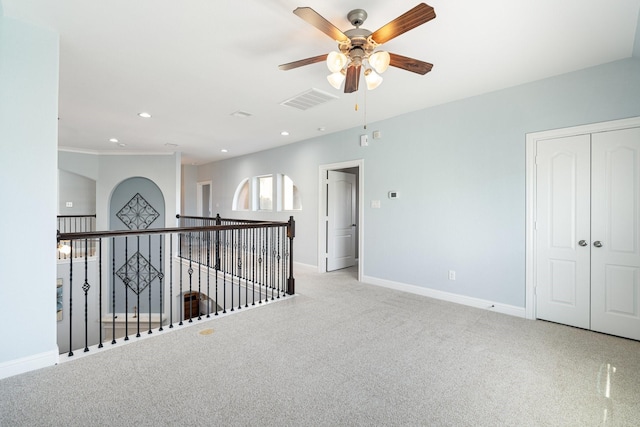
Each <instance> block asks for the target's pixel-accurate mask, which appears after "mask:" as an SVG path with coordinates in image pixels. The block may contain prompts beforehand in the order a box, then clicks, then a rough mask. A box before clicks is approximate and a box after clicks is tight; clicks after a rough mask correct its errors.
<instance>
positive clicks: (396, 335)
mask: <svg viewBox="0 0 640 427" xmlns="http://www.w3.org/2000/svg"><path fill="white" fill-rule="evenodd" d="M296 289H297V292H298V295H297V296H295V297H292V298H287V299H285V300H284V301H280V302H277V303H273V304H268V305H266V306H264V307H260V308H258V309H252V310H245V311H244V312H242V311H241V312H239V313H237V314H234V315H231V316H226V317H222V318H216V319H213V320H210V321H206V320H203V321H200V322H198V323H197V324H196V325H194V326H191V327H187V328H182V329H180V330H177V331H171V332H162V333H157V334H155V335H156V336H154V337H152V338H150V339H145V340H142V341H140V342H137V343H133V344H131V345H126V346H121V347H118V348H114V349H111V350H108V351H102V352H99V353H97V354H93V355H91V356H88V357H83V358H79V359H78V360H75V361H71V362H66V363H62V364H60V365H58V366H55V367H51V368H46V369H41V370H39V371H34V372H30V373H27V374H23V375H19V376H15V377H11V378H6V379H3V380H0V426H3V427H4V426H94V425H95V426H106V425H109V426H125V425H138V426H147V425H148V426H151V425H153V426H176V425H191V426H193V425H202V426H209V425H211V426H213V425H216V426H218V425H219V426H235V425H237V426H249V425H251V426H342V425H348V426H374V425H398V426H603V425H605V426H608V425H611V426H637V425H639V424H640V342H636V341H630V340H625V339H621V338H616V337H612V336H607V335H602V334H597V333H593V332H589V331H584V330H581V329H575V328H571V327H566V326H562V325H557V324H553V323H547V322H542V321H530V320H524V319H520V318H515V317H511V316H506V315H501V314H498V313H494V312H490V311H484V310H479V309H474V308H470V307H465V306H461V305H456V304H452V303H447V302H442V301H437V300H432V299H429V298H424V297H420V296H416V295H411V294H405V293H402V292H397V291H393V290H389V289H384V288H380V287H376V286H371V285H366V284H361V283H358V282H357V281H356V280H355V273H354V271H352V270H343V271H339V272H334V273H329V274H324V275H319V274H317V273H315V272H312V271H308V270H307V271H305V270H298V271H297V273H296Z"/></svg>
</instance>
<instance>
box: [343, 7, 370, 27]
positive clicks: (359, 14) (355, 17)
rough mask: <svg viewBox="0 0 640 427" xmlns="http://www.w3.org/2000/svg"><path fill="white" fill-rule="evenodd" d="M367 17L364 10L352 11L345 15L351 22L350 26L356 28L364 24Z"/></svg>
mask: <svg viewBox="0 0 640 427" xmlns="http://www.w3.org/2000/svg"><path fill="white" fill-rule="evenodd" d="M367 16H368V15H367V12H365V10H364V9H354V10H352V11H351V12H349V13H347V19H348V20H349V22H351V25H353V26H354V27H356V28H358V27H359V26H360V25H362V24H364V21H366V20H367Z"/></svg>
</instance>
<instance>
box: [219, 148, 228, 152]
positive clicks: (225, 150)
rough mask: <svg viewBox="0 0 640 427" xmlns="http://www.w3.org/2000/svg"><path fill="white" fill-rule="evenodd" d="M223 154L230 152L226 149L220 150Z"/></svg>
mask: <svg viewBox="0 0 640 427" xmlns="http://www.w3.org/2000/svg"><path fill="white" fill-rule="evenodd" d="M220 152H221V153H228V152H229V150H227V149H226V148H223V149H222V150H220Z"/></svg>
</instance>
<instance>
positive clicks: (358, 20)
mask: <svg viewBox="0 0 640 427" xmlns="http://www.w3.org/2000/svg"><path fill="white" fill-rule="evenodd" d="M293 13H294V14H296V15H297V16H299V17H300V18H302V19H304V20H305V21H307V22H308V23H309V24H311V25H313V26H314V27H316V28H317V29H319V30H320V31H322V32H323V33H325V34H326V35H328V36H329V37H331V38H332V39H334V40H335V41H337V42H338V49H339V50H340V51H339V52H331V53H329V54H325V55H318V56H314V57H311V58H306V59H301V60H299V61H294V62H290V63H288V64H282V65H280V66H279V67H278V68H280V69H281V70H291V69H294V68H298V67H302V66H304V65H310V64H315V63H316V62H322V61H326V62H327V66H328V67H329V70H330V71H331V73H332V74H330V75H329V76H328V77H327V79H328V80H329V83H330V84H331V85H332V86H333V87H335V88H336V89H340V86H341V85H342V82H343V81H345V85H344V92H345V93H351V92H355V91H357V90H358V84H359V82H360V71H361V69H362V68H363V67H364V77H365V81H366V83H367V88H368V89H370V90H371V89H375V88H376V87H378V86H379V85H380V83H382V77H380V75H379V74H382V73H383V72H384V71H385V70H386V69H387V68H388V67H389V66H392V67H397V68H402V69H403V70H407V71H411V72H413V73H417V74H426V73H428V72H429V71H431V68H433V64H430V63H428V62H423V61H420V60H417V59H413V58H408V57H406V56H402V55H398V54H395V53H390V52H386V51H376V48H377V47H378V46H380V45H382V44H383V43H386V42H388V41H389V40H391V39H393V38H395V37H398V36H399V35H401V34H404V33H406V32H407V31H409V30H412V29H414V28H416V27H418V26H419V25H422V24H424V23H426V22H428V21H430V20H432V19H433V18H435V17H436V13H435V11H434V9H433V7H431V6H429V5H427V4H425V3H420V4H419V5H417V6H416V7H414V8H413V9H411V10H409V11H407V12H406V13H404V14H402V15H400V16H399V17H397V18H396V19H394V20H393V21H391V22H389V23H388V24H386V25H384V26H382V27H381V28H380V29H378V30H376V31H374V32H371V31H369V30H366V29H364V28H360V26H361V25H362V24H363V23H364V21H365V20H366V19H367V12H365V11H364V10H363V9H355V10H352V11H351V12H349V13H348V14H347V19H348V20H349V22H351V24H352V25H353V26H354V27H355V28H352V29H350V30H347V31H345V32H342V31H340V30H339V29H338V28H337V27H336V26H335V25H333V24H332V23H331V22H329V21H327V20H326V19H325V18H323V17H322V16H321V15H320V14H319V13H318V12H316V11H315V10H313V9H312V8H310V7H298V8H297V9H296V10H294V11H293ZM366 64H368V65H366Z"/></svg>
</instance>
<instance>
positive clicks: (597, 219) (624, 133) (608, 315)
mask: <svg viewBox="0 0 640 427" xmlns="http://www.w3.org/2000/svg"><path fill="white" fill-rule="evenodd" d="M592 153H593V154H592V159H593V160H592V194H591V197H592V234H591V235H592V239H593V241H592V246H591V253H592V257H591V265H592V271H591V329H593V330H595V331H599V332H605V333H609V334H613V335H619V336H623V337H627V338H632V339H636V340H640V128H634V129H625V130H619V131H613V132H602V133H595V134H593V135H592Z"/></svg>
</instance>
